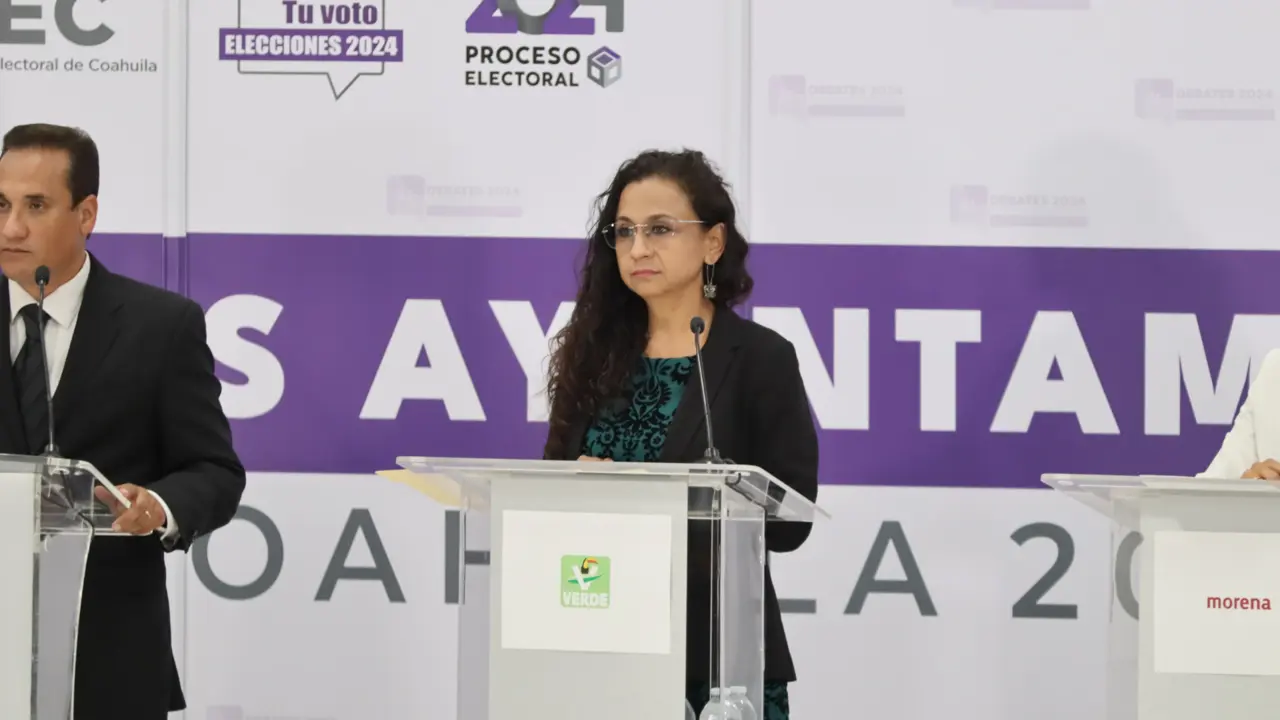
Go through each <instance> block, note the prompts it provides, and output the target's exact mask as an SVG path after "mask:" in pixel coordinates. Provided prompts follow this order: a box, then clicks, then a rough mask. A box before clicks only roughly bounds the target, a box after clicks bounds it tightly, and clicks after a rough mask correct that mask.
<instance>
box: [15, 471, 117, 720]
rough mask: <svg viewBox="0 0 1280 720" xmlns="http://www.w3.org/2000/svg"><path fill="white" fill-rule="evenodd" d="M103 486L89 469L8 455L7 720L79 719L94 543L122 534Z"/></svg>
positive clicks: (97, 473)
mask: <svg viewBox="0 0 1280 720" xmlns="http://www.w3.org/2000/svg"><path fill="white" fill-rule="evenodd" d="M99 483H103V484H107V483H106V479H105V478H104V477H103V476H102V474H101V473H99V472H98V471H97V470H96V469H95V468H94V467H93V466H92V465H90V464H88V463H85V462H80V461H76V460H66V459H62V458H45V457H32V456H29V455H0V577H3V581H4V582H3V585H0V588H2V589H0V608H3V612H0V718H4V719H5V720H9V719H10V718H12V719H13V720H28V719H30V720H68V718H70V717H71V711H72V701H73V698H72V694H73V693H72V691H73V678H74V672H75V647H76V633H77V630H78V626H79V617H80V591H81V587H82V584H83V580H84V569H85V562H86V560H87V559H88V556H89V542H90V540H92V538H93V537H94V536H95V535H117V534H120V533H116V532H113V531H112V530H111V523H112V520H113V519H114V516H113V515H112V513H111V512H110V510H109V509H108V508H107V507H106V506H105V505H103V504H101V503H100V502H98V501H97V500H95V499H94V497H93V488H94V486H95V485H96V484H99Z"/></svg>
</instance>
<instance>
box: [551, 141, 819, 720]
mask: <svg viewBox="0 0 1280 720" xmlns="http://www.w3.org/2000/svg"><path fill="white" fill-rule="evenodd" d="M596 207H597V213H598V218H597V220H596V227H595V231H594V233H593V235H592V236H591V237H590V238H589V240H588V246H587V250H586V256H585V260H584V263H583V267H582V271H581V278H580V286H579V289H578V296H577V305H576V307H575V309H574V312H573V315H572V317H571V319H570V320H569V323H568V324H567V325H566V326H565V328H564V329H563V330H562V331H561V332H560V333H559V334H558V335H557V337H556V343H555V349H554V351H553V353H552V359H551V366H550V375H549V385H548V391H549V397H550V400H551V413H550V430H549V434H548V437H547V443H546V448H545V451H544V458H545V459H550V460H572V459H581V460H584V461H617V462H675V463H690V462H699V461H703V460H704V459H711V460H717V459H718V458H719V457H721V456H722V457H723V458H724V459H725V461H726V462H736V463H741V464H745V465H755V466H758V467H760V468H762V469H764V470H765V471H767V472H769V473H771V474H773V475H774V476H775V477H777V478H778V479H780V480H781V481H782V482H784V483H786V484H787V485H788V486H790V487H791V488H792V489H794V490H796V491H797V492H799V493H801V494H803V495H804V496H806V497H808V498H809V499H810V500H816V496H817V492H818V441H817V433H816V431H815V429H814V423H813V418H812V415H811V414H810V409H809V401H808V398H807V396H806V394H805V390H804V384H803V382H802V380H801V377H800V367H799V363H798V361H797V359H796V353H795V349H794V348H793V347H792V345H791V343H790V342H788V341H787V340H786V339H784V338H783V337H782V336H781V335H779V334H777V333H776V332H774V331H773V330H770V329H768V328H765V327H764V326H761V325H758V324H756V323H754V322H752V321H750V320H747V319H744V318H741V317H739V316H738V315H736V314H735V313H734V312H733V310H732V308H733V307H734V306H735V305H737V304H739V303H741V302H742V301H743V300H745V299H746V297H747V295H748V294H749V293H750V292H751V288H752V279H751V276H750V274H748V272H747V268H746V259H747V250H748V246H747V241H746V238H744V237H743V235H742V233H741V232H740V231H739V230H738V226H737V224H736V210H735V208H734V204H733V200H732V199H731V198H730V195H729V191H728V188H727V186H726V184H725V182H724V180H723V179H722V178H721V177H720V176H719V174H717V172H716V170H715V169H714V168H713V167H712V166H711V164H710V163H709V162H708V161H707V159H706V158H705V157H704V156H703V155H702V153H700V152H696V151H685V152H658V151H648V152H644V153H642V154H640V155H639V156H637V157H635V158H633V159H631V160H629V161H627V162H626V163H624V164H623V165H622V166H621V167H620V169H619V170H618V172H617V175H616V176H615V177H614V179H613V182H612V183H611V184H610V186H609V188H608V189H607V190H606V191H605V192H604V193H602V194H601V195H600V196H599V198H598V199H597V206H596ZM699 349H700V350H701V353H700V358H699V352H698V350H699ZM699 359H700V360H701V363H702V370H703V374H704V375H705V377H706V388H705V389H706V393H705V394H706V398H707V401H708V407H709V412H710V416H711V419H712V422H711V427H712V428H713V430H714V437H713V438H711V441H709V440H708V433H707V430H706V423H705V422H704V414H705V413H706V412H708V410H707V408H705V407H704V401H703V393H702V387H701V384H700V381H699V371H698V363H699ZM711 443H714V446H715V449H713V448H711V447H710V445H711ZM709 525H710V523H706V522H691V523H690V535H689V557H690V563H689V582H688V586H689V593H688V602H689V613H688V618H689V621H688V627H687V632H686V637H687V646H688V651H687V667H688V689H687V699H688V700H689V703H690V705H691V706H692V708H693V710H694V712H695V713H698V712H700V711H701V709H702V707H703V706H704V705H705V704H706V703H707V701H708V693H709V690H708V687H709V683H708V679H709V675H710V673H709V665H710V659H711V658H712V642H711V625H712V623H711V619H710V618H709V617H708V613H707V608H708V607H710V604H711V595H710V587H711V578H712V577H713V568H712V566H711V561H710V559H709V558H711V557H712V553H711V542H712V536H711V531H710V528H709ZM810 527H811V526H810V525H809V524H807V523H790V522H788V523H770V524H769V526H768V529H767V532H766V546H767V549H768V550H769V551H770V552H789V551H792V550H795V549H796V548H798V547H800V545H801V544H803V543H804V541H805V539H806V538H807V537H808V535H809V531H810ZM795 680H796V672H795V667H794V665H793V663H792V658H791V653H790V651H789V649H788V647H787V638H786V634H785V632H784V630H783V626H782V616H781V613H780V611H779V608H778V600H777V595H776V593H775V591H774V588H773V581H772V578H771V577H770V574H769V572H768V570H767V568H766V572H765V677H764V683H765V685H764V687H765V693H764V707H763V708H759V709H758V710H760V711H761V712H759V717H761V718H764V719H765V720H787V718H788V717H789V710H788V697H787V685H788V683H790V682H793V681H795Z"/></svg>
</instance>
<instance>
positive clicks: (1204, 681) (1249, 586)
mask: <svg viewBox="0 0 1280 720" xmlns="http://www.w3.org/2000/svg"><path fill="white" fill-rule="evenodd" d="M1041 479H1042V481H1043V482H1044V483H1045V484H1046V485H1048V486H1050V487H1052V488H1054V489H1055V490H1057V491H1059V492H1061V493H1063V494H1065V495H1067V496H1069V497H1071V498H1073V499H1075V500H1078V501H1079V502H1081V503H1084V504H1085V505H1088V506H1089V507H1091V508H1093V509H1094V510H1096V511H1097V512H1099V513H1101V514H1103V515H1105V516H1107V517H1109V518H1111V519H1112V520H1113V524H1112V542H1111V572H1110V574H1109V577H1110V578H1111V580H1112V593H1111V602H1110V608H1111V611H1110V613H1109V617H1108V636H1107V642H1108V648H1107V664H1108V667H1107V681H1108V688H1107V710H1108V713H1107V718H1108V720H1206V719H1208V718H1213V719H1214V720H1252V719H1254V718H1258V719H1262V718H1267V719H1268V720H1270V719H1271V718H1276V717H1280V617H1276V619H1275V620H1271V619H1270V618H1271V616H1272V615H1273V614H1274V615H1277V616H1280V484H1276V483H1271V482H1266V481H1262V480H1242V479H1239V478H1235V479H1216V478H1190V477H1171V476H1145V475H1144V476H1137V477H1130V476H1115V475H1055V474H1049V475H1044V476H1042V478H1041ZM1269 590H1276V591H1277V592H1276V593H1275V594H1274V595H1271V594H1270V592H1269ZM1264 596H1269V602H1275V603H1276V609H1275V610H1270V611H1265V610H1262V606H1263V603H1262V602H1261V599H1262V598H1263V597H1264ZM1268 604H1269V603H1268ZM1272 641H1276V643H1277V644H1272ZM1260 643H1261V645H1260Z"/></svg>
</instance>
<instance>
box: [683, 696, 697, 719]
mask: <svg viewBox="0 0 1280 720" xmlns="http://www.w3.org/2000/svg"><path fill="white" fill-rule="evenodd" d="M684 720H698V716H697V715H694V714H693V706H692V705H690V704H689V698H685V699H684Z"/></svg>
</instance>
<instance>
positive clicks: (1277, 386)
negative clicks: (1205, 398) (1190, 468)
mask: <svg viewBox="0 0 1280 720" xmlns="http://www.w3.org/2000/svg"><path fill="white" fill-rule="evenodd" d="M1277 458H1280V350H1272V351H1271V352H1269V353H1267V356H1266V357H1265V358H1264V359H1263V361H1262V367H1261V368H1259V369H1258V374H1257V377H1255V378H1254V380H1253V383H1252V385H1250V387H1249V393H1248V395H1247V396H1246V397H1245V401H1244V404H1243V405H1241V406H1240V412H1239V413H1237V414H1236V419H1235V422H1234V423H1233V424H1232V426H1231V430H1229V431H1228V432H1227V435H1226V437H1224V438H1223V439H1222V447H1220V448H1219V449H1218V454H1217V455H1215V456H1214V458H1213V462H1211V463H1209V467H1208V468H1206V469H1205V471H1204V472H1202V473H1200V474H1199V475H1198V477H1208V478H1256V479H1261V480H1280V460H1277Z"/></svg>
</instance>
